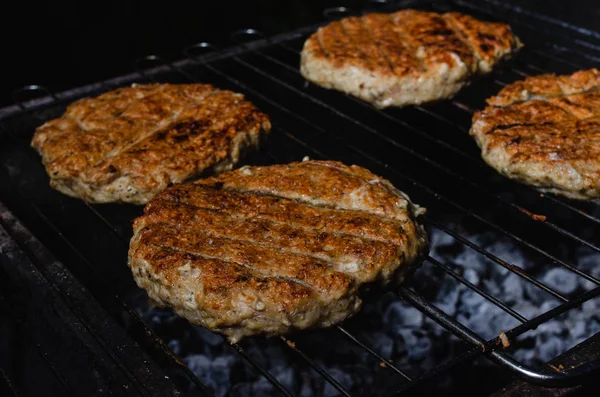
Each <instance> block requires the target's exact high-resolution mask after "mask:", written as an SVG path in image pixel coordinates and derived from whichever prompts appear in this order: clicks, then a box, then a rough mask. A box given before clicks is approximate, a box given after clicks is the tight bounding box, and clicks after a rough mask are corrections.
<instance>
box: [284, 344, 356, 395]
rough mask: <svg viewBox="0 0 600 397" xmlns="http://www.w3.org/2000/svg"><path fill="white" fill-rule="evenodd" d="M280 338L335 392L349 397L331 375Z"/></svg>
mask: <svg viewBox="0 0 600 397" xmlns="http://www.w3.org/2000/svg"><path fill="white" fill-rule="evenodd" d="M280 338H281V340H282V341H283V343H284V344H285V345H286V346H288V347H289V348H290V349H292V350H293V351H295V352H296V353H298V355H299V356H300V357H302V360H304V361H305V362H306V363H308V365H310V366H311V367H312V368H313V369H314V370H315V371H316V372H317V373H318V374H319V375H321V376H322V377H323V378H324V379H325V380H326V381H327V382H329V384H330V385H332V386H333V387H335V388H336V389H337V391H339V392H340V393H342V394H343V395H344V396H346V397H351V396H350V394H349V393H348V392H347V391H346V389H344V387H343V386H342V385H340V383H339V382H338V381H336V380H335V379H334V378H333V377H332V376H331V375H329V374H328V373H327V371H325V370H323V368H321V367H320V366H319V365H318V364H317V363H315V361H314V360H313V359H311V358H310V357H308V356H307V355H306V354H305V353H304V352H302V350H300V349H298V348H297V347H296V344H295V343H294V342H292V341H290V340H289V339H287V338H286V337H284V336H281V337H280Z"/></svg>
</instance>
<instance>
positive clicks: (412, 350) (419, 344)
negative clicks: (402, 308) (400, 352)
mask: <svg viewBox="0 0 600 397" xmlns="http://www.w3.org/2000/svg"><path fill="white" fill-rule="evenodd" d="M398 334H399V335H400V336H401V337H402V340H403V341H404V348H405V350H406V352H407V354H408V358H409V360H411V361H422V360H424V359H425V358H426V357H427V356H428V355H429V353H430V349H431V345H432V342H431V338H430V336H429V335H428V334H427V333H426V332H424V331H423V330H420V329H401V330H399V331H398Z"/></svg>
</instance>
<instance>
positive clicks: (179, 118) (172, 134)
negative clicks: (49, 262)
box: [31, 84, 271, 204]
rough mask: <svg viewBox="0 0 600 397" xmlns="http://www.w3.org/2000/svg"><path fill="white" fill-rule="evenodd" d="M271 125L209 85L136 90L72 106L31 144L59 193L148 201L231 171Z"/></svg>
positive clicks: (234, 97) (228, 93) (121, 90)
mask: <svg viewBox="0 0 600 397" xmlns="http://www.w3.org/2000/svg"><path fill="white" fill-rule="evenodd" d="M270 128H271V125H270V123H269V119H268V118H267V116H266V115H265V114H263V113H261V112H260V111H258V109H256V108H255V107H254V105H252V103H250V102H248V101H246V100H244V97H243V96H242V95H241V94H236V93H234V92H231V91H225V90H219V89H217V88H215V87H213V86H211V85H208V84H182V85H172V84H152V85H134V86H131V87H127V88H119V89H117V90H114V91H110V92H107V93H105V94H102V95H100V96H98V97H96V98H85V99H82V100H79V101H77V102H75V103H73V104H71V105H70V106H69V107H68V108H67V110H66V112H65V113H64V114H63V115H62V116H61V117H60V118H58V119H55V120H52V121H49V122H47V123H45V124H44V125H42V126H40V127H39V128H37V130H36V132H35V135H34V137H33V140H32V143H31V144H32V146H33V147H34V148H35V149H36V150H37V151H38V152H39V153H40V154H41V156H42V161H43V163H44V165H45V166H46V171H47V172H48V175H49V176H50V185H51V186H52V187H53V188H55V189H57V190H58V191H60V192H62V193H64V194H67V195H69V196H73V197H79V198H81V199H83V200H86V201H89V202H92V203H107V202H125V203H134V204H144V203H146V202H147V201H148V200H149V199H151V198H152V197H153V196H154V195H155V194H156V193H158V192H159V191H161V190H163V189H164V188H166V187H167V186H168V185H170V184H172V183H176V182H183V181H185V180H188V179H190V178H194V177H197V176H199V175H201V174H204V173H208V172H214V173H219V172H222V171H226V170H230V169H231V168H232V167H233V166H234V165H235V164H236V163H237V162H238V161H239V159H240V156H241V155H242V154H243V152H244V151H246V150H248V149H252V148H256V147H257V146H258V145H259V144H260V142H261V140H262V139H263V137H264V136H265V135H266V134H267V133H268V132H269V131H270Z"/></svg>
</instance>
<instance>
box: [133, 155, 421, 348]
mask: <svg viewBox="0 0 600 397" xmlns="http://www.w3.org/2000/svg"><path fill="white" fill-rule="evenodd" d="M424 212H425V210H424V209H422V208H420V207H419V206H417V205H415V204H413V203H411V201H410V200H409V198H408V197H407V196H406V195H405V194H403V193H402V192H400V191H398V190H397V189H396V188H394V186H392V184H391V183H390V182H388V181H386V180H384V179H381V178H379V177H377V176H375V175H373V174H372V173H370V172H369V171H367V170H366V169H364V168H360V167H358V166H346V165H343V164H341V163H338V162H333V161H304V162H299V163H291V164H288V165H274V166H267V167H248V166H246V167H242V168H240V169H238V170H235V171H231V172H227V173H223V174H221V175H219V176H217V177H212V178H208V179H204V180H199V181H197V182H195V183H192V184H180V185H174V186H172V187H169V188H168V189H166V190H165V191H163V192H161V193H160V194H158V195H157V196H156V197H155V198H154V199H153V200H152V201H150V203H148V205H147V206H146V208H145V210H144V215H143V216H141V217H140V218H138V219H136V220H135V223H134V235H133V238H132V239H131V245H130V249H129V266H130V267H131V270H132V272H133V276H134V278H135V280H136V282H137V284H138V285H139V286H140V287H142V288H144V289H145V290H146V291H147V292H148V295H149V296H150V298H151V299H152V300H153V301H154V302H156V304H158V305H159V306H169V307H172V308H173V309H174V310H175V311H176V312H177V314H179V315H180V316H182V317H185V318H187V319H188V320H189V321H190V322H192V323H193V324H197V325H203V326H205V327H207V328H208V329H210V330H212V331H215V332H220V333H223V334H225V335H227V337H228V338H229V340H230V341H231V342H232V343H233V342H237V341H238V340H240V339H241V338H242V337H244V336H248V335H257V334H266V335H278V334H284V333H287V332H289V331H292V330H298V329H306V328H309V327H328V326H331V325H333V324H336V323H339V322H340V321H342V320H344V319H345V318H347V317H348V316H350V315H352V314H354V313H356V312H357V311H358V310H359V309H360V307H361V303H362V301H361V294H362V293H364V292H365V290H367V289H369V288H370V287H382V286H385V285H387V284H390V283H400V282H402V281H403V280H404V279H405V278H406V277H407V276H408V275H409V274H411V273H412V272H413V270H414V269H415V268H416V267H417V266H418V265H419V264H420V263H421V260H422V259H423V257H424V255H425V254H426V253H427V250H428V242H427V235H426V233H425V230H424V228H423V226H422V225H421V224H420V223H419V222H418V219H417V218H418V217H419V216H420V215H421V214H423V213H424Z"/></svg>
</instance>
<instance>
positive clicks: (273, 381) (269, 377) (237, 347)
mask: <svg viewBox="0 0 600 397" xmlns="http://www.w3.org/2000/svg"><path fill="white" fill-rule="evenodd" d="M224 340H225V339H224ZM225 343H227V341H226V340H225ZM231 347H233V349H234V350H235V351H236V352H238V354H239V355H241V356H242V357H243V358H244V359H245V360H246V361H247V362H248V363H250V365H252V367H254V369H256V370H257V371H258V372H259V373H260V374H261V375H262V376H264V377H265V378H266V379H267V380H268V381H269V383H271V384H272V385H273V387H275V389H277V391H278V392H279V393H281V394H283V395H284V396H288V397H293V394H291V393H290V392H289V391H287V390H286V389H285V387H283V386H282V384H281V383H279V381H278V380H277V379H275V377H274V376H273V375H271V373H270V372H269V371H267V370H266V369H264V368H263V367H262V365H260V364H259V363H257V362H256V360H255V359H254V358H252V356H250V355H249V354H248V353H246V352H245V351H244V349H242V347H241V346H240V345H239V344H237V343H234V344H232V345H231Z"/></svg>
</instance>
